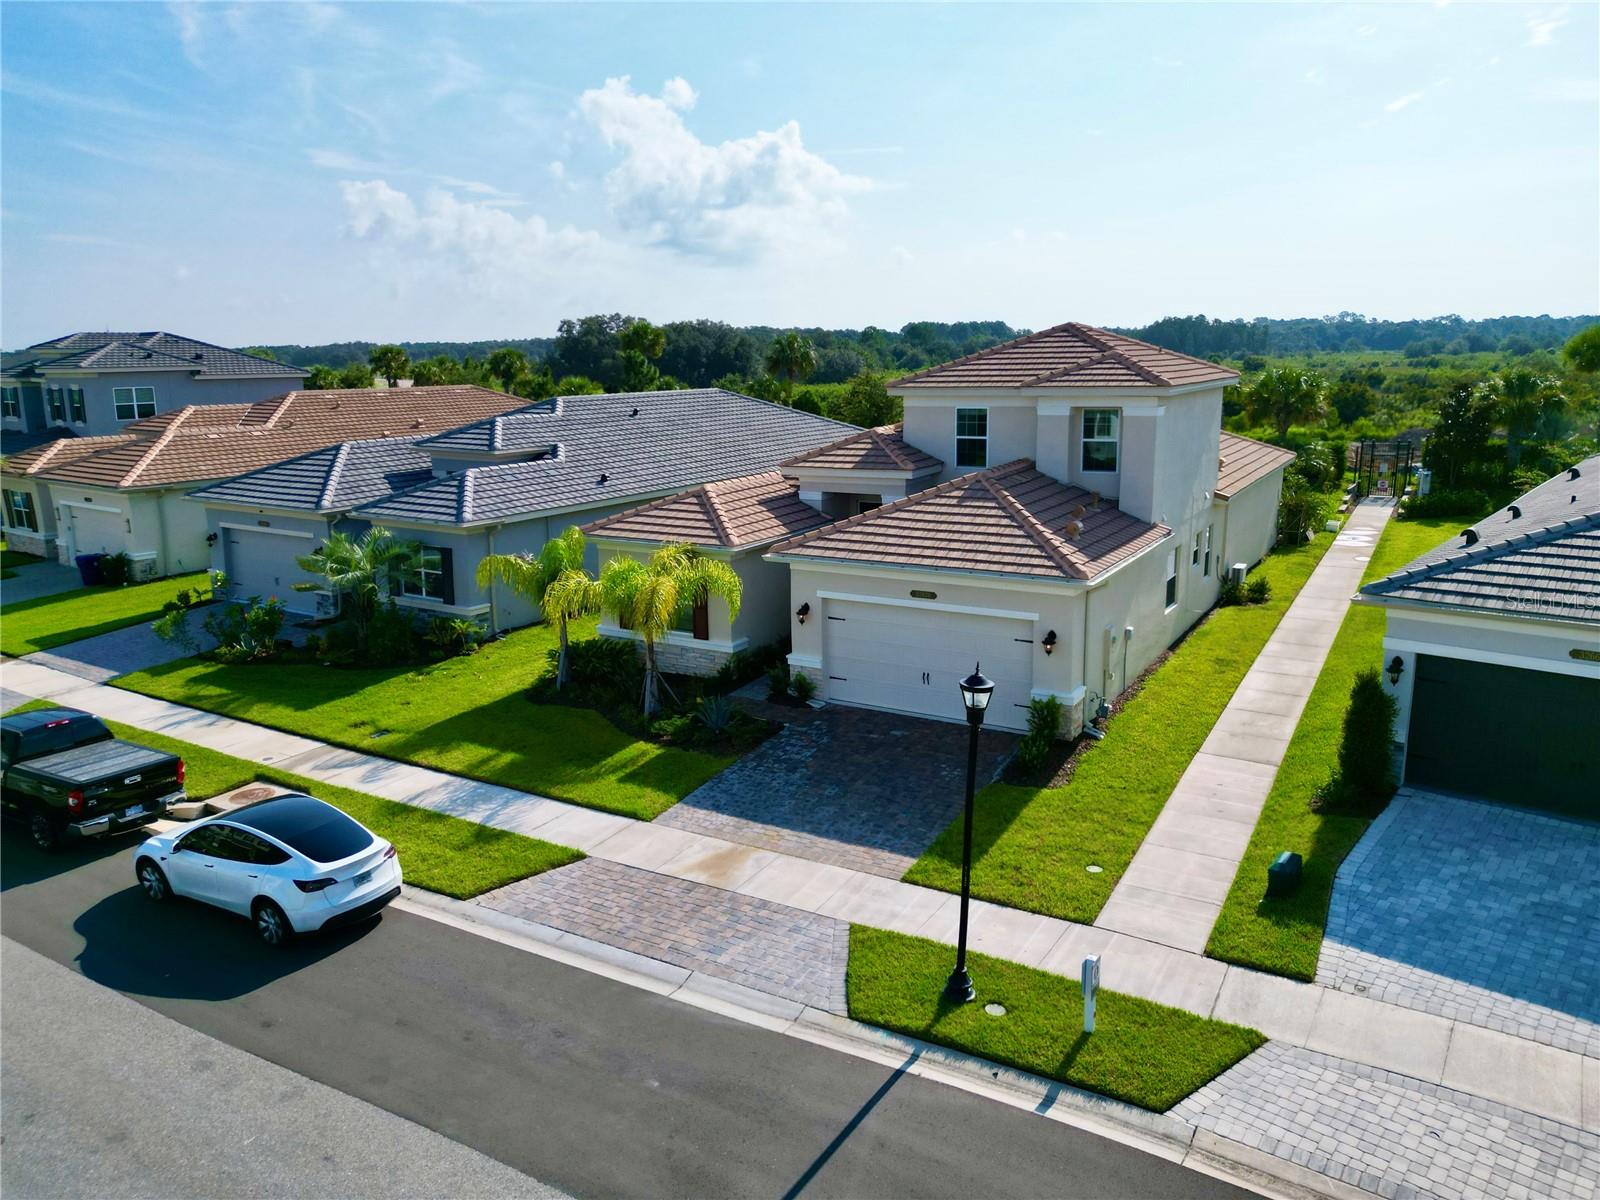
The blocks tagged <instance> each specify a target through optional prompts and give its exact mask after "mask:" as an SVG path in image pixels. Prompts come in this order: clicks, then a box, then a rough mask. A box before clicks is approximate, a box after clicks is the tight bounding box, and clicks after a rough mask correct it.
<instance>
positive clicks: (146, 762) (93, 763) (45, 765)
mask: <svg viewBox="0 0 1600 1200" xmlns="http://www.w3.org/2000/svg"><path fill="white" fill-rule="evenodd" d="M173 761H175V759H174V756H173V755H171V754H165V753H163V752H161V751H160V750H149V749H146V748H145V747H143V746H135V745H133V744H132V743H131V742H121V741H113V742H91V743H89V744H88V745H87V746H74V747H73V748H72V749H71V750H62V751H59V752H57V753H55V754H46V755H44V756H42V757H40V758H30V759H28V760H27V761H26V762H22V763H18V764H17V765H16V766H15V767H13V768H12V770H18V771H26V772H28V773H30V774H34V775H48V776H51V777H52V778H53V779H57V780H60V781H61V782H62V783H66V784H71V785H73V786H81V785H87V784H92V783H98V782H100V781H101V780H103V779H106V778H107V777H108V776H114V775H131V774H134V773H136V772H140V771H144V770H148V769H149V768H151V767H155V766H159V765H161V764H163V763H169V762H173Z"/></svg>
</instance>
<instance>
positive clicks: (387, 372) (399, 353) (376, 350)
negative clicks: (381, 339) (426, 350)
mask: <svg viewBox="0 0 1600 1200" xmlns="http://www.w3.org/2000/svg"><path fill="white" fill-rule="evenodd" d="M367 361H368V362H370V363H371V364H372V369H373V370H374V371H376V372H377V373H378V374H379V375H382V376H383V378H384V380H385V381H386V382H387V383H388V385H389V386H390V387H395V386H397V385H398V384H399V382H400V379H401V377H402V376H403V375H405V374H406V372H407V371H409V370H411V356H410V355H408V354H407V353H406V352H405V351H404V350H403V349H401V348H400V347H399V346H395V345H387V346H374V347H373V348H372V353H371V354H369V355H368V356H367Z"/></svg>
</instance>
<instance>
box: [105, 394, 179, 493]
mask: <svg viewBox="0 0 1600 1200" xmlns="http://www.w3.org/2000/svg"><path fill="white" fill-rule="evenodd" d="M197 407H198V406H197V405H194V404H185V405H184V406H183V407H182V408H180V409H178V410H177V411H176V412H174V413H173V416H172V420H171V421H170V422H168V424H167V427H166V428H165V429H163V430H162V431H161V432H160V433H159V434H157V435H156V436H155V437H153V438H151V439H150V446H149V448H148V449H147V450H145V452H144V453H143V454H141V455H139V457H138V458H137V459H135V460H134V463H133V465H132V466H131V467H129V468H128V469H127V471H125V472H124V473H123V475H122V478H120V479H118V480H117V482H116V483H115V484H113V485H112V486H114V487H119V488H124V487H129V486H131V485H132V483H133V481H134V480H135V479H136V478H137V477H138V475H139V472H141V471H142V470H144V468H145V467H146V466H148V465H149V463H150V460H151V459H153V458H154V457H155V456H156V455H157V454H158V453H160V451H161V448H162V447H163V446H165V445H166V444H167V443H168V442H170V441H171V440H172V439H173V438H175V437H177V436H178V430H180V429H181V428H182V427H183V423H184V421H186V420H187V419H188V418H189V417H190V416H191V415H192V414H193V413H194V411H195V409H196V408H197Z"/></svg>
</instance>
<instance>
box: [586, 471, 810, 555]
mask: <svg viewBox="0 0 1600 1200" xmlns="http://www.w3.org/2000/svg"><path fill="white" fill-rule="evenodd" d="M827 523H828V518H827V517H825V516H823V515H822V514H821V513H820V512H818V511H817V510H816V509H814V508H812V507H811V506H810V505H809V504H807V503H805V502H804V501H803V500H801V499H800V493H799V489H798V487H797V486H796V484H795V482H794V480H792V479H785V478H784V477H783V476H782V475H781V474H779V473H778V472H777V471H763V472H762V473H761V474H759V475H745V476H741V477H740V478H738V479H724V480H722V481H721V482H719V483H707V484H704V485H702V486H700V487H697V488H694V489H692V490H690V491H687V492H680V493H679V494H678V495H676V496H668V497H667V498H666V499H664V500H655V501H652V502H651V503H649V504H643V505H640V506H639V507H638V508H630V509H628V510H627V511H626V512H620V513H618V514H617V515H616V516H614V517H606V518H604V519H603V520H600V521H594V522H592V523H590V524H588V525H585V526H584V527H583V531H584V532H585V533H587V534H591V535H593V536H595V537H603V538H621V539H623V540H625V541H632V542H663V543H665V542H690V543H693V544H694V545H697V546H722V547H725V548H727V549H730V550H736V549H739V548H740V547H743V546H759V545H762V544H764V543H766V542H772V541H776V540H777V539H778V538H785V537H792V536H794V535H795V534H799V533H805V532H806V531H807V530H811V529H816V528H817V527H819V526H822V525H826V524H827Z"/></svg>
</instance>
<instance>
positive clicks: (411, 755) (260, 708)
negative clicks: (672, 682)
mask: <svg viewBox="0 0 1600 1200" xmlns="http://www.w3.org/2000/svg"><path fill="white" fill-rule="evenodd" d="M593 629H594V626H593V622H592V621H591V622H583V623H579V625H578V626H577V627H576V628H575V629H574V630H573V633H574V636H575V637H585V636H592V635H593ZM555 643H556V631H555V630H554V629H553V628H551V627H547V626H543V625H539V626H534V627H532V628H529V629H522V630H518V631H517V632H516V633H513V634H511V635H510V636H509V637H506V638H504V639H502V640H501V641H498V642H492V643H490V644H489V645H487V646H485V647H484V648H483V649H481V650H479V651H478V652H477V653H476V654H472V655H468V656H466V657H464V658H452V659H447V660H446V661H444V662H441V663H434V664H432V665H430V666H425V667H372V668H350V669H346V668H334V667H323V666H318V665H316V664H308V663H266V664H261V665H244V666H226V665H223V664H221V663H214V662H207V661H205V660H204V659H198V658H188V659H183V660H181V661H178V662H174V663H168V664H165V665H163V666H158V667H152V668H150V669H149V670H146V671H135V672H133V673H132V674H129V675H124V676H123V677H122V678H120V679H118V680H117V681H116V686H118V687H123V688H127V689H128V690H130V691H135V692H141V693H143V694H144V695H147V696H155V697H158V698H160V699H162V700H170V701H172V702H173V703H175V704H184V705H188V706H190V707H192V708H202V709H205V710H207V711H208V712H216V713H223V714H225V715H227V716H230V717H238V718H239V719H240V720H243V721H253V722H255V723H256V724H258V725H268V726H271V727H272V728H274V729H284V730H288V731H289V732H291V733H298V734H302V735H303V736H305V737H310V738H316V739H318V740H319V741H324V742H329V743H332V744H333V745H337V746H348V747H350V748H351V749H354V750H361V751H364V752H366V753H368V754H377V755H381V756H383V757H386V758H393V759H398V760H400V761H402V762H409V763H416V764H418V765H420V766H425V767H432V768H434V769H436V770H440V771H448V772H449V773H450V774H452V775H463V776H466V777H467V778H470V779H481V780H484V781H485V782H488V783H497V784H502V785H504V786H505V787H511V788H516V789H518V790H520V791H525V792H535V793H538V794H540V795H544V796H554V797H556V798H557V799H561V800H569V801H571V802H572V803H574V804H582V805H585V806H587V807H589V808H598V809H602V810H603V811H605V812H612V813H620V814H621V815H623V816H627V817H635V818H637V819H639V820H643V821H648V820H650V819H651V818H653V817H656V816H659V815H660V814H661V813H662V812H664V811H666V810H667V809H668V808H671V807H672V805H674V804H676V803H677V802H678V801H679V800H681V799H683V797H684V796H686V795H688V794H689V793H690V792H692V791H693V790H694V789H695V788H697V787H699V786H700V785H701V784H702V783H704V782H705V781H706V780H708V779H710V778H711V777H712V776H713V775H715V774H716V773H717V772H718V771H720V770H722V769H723V768H724V767H726V766H727V765H728V764H729V763H730V762H732V761H733V760H732V759H730V758H725V757H721V756H718V755H714V754H704V753H701V752H699V751H696V750H685V749H679V748H677V747H673V746H658V745H655V744H653V743H650V742H642V741H639V740H637V739H635V738H634V737H633V736H631V735H630V734H627V733H624V732H623V731H622V730H620V729H618V728H617V727H616V726H615V725H613V724H612V723H611V722H610V721H608V720H606V719H605V718H604V717H603V716H601V715H600V714H599V713H596V712H594V711H592V710H590V709H584V708H566V707H563V706H560V705H551V704H534V703H532V702H530V701H529V700H528V699H527V698H526V697H525V696H524V694H523V693H524V692H525V691H526V690H527V688H528V687H529V685H531V684H532V683H533V682H534V680H536V679H538V678H539V677H540V676H542V675H543V674H544V673H545V672H546V671H547V670H548V669H549V666H548V663H547V660H546V655H547V652H548V651H549V650H550V648H551V647H552V646H554V645H555Z"/></svg>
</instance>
